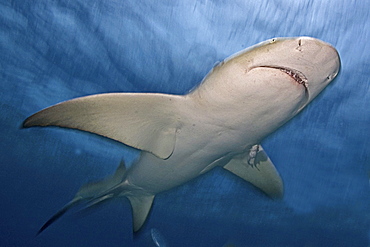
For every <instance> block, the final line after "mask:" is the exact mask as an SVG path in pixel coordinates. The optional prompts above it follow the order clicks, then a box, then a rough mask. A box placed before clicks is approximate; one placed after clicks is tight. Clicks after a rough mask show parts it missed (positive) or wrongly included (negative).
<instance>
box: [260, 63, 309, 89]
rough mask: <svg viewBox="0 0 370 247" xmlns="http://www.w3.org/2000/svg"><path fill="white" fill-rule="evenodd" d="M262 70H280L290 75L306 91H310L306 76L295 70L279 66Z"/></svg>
mask: <svg viewBox="0 0 370 247" xmlns="http://www.w3.org/2000/svg"><path fill="white" fill-rule="evenodd" d="M260 67H262V68H271V69H278V70H280V71H282V72H284V73H285V74H287V75H289V76H290V77H291V78H292V79H293V80H295V81H296V82H297V83H298V84H300V85H302V86H304V87H305V89H306V91H307V90H308V83H307V78H306V76H305V75H304V74H303V73H302V72H300V71H298V70H295V69H291V68H287V67H279V66H260Z"/></svg>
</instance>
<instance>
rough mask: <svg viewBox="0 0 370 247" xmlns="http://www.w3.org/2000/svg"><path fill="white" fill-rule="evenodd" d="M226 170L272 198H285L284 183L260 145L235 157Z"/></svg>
mask: <svg viewBox="0 0 370 247" xmlns="http://www.w3.org/2000/svg"><path fill="white" fill-rule="evenodd" d="M224 168H225V169H226V170H229V171H230V172H232V173H234V174H235V175H237V176H239V177H241V178H242V179H244V180H246V181H248V182H250V183H251V184H253V185H254V186H256V187H257V188H259V189H261V190H262V191H263V192H265V193H266V194H267V195H268V196H270V197H272V198H282V197H283V194H284V185H283V181H282V179H281V177H280V175H279V173H278V171H277V170H276V168H275V166H274V165H273V163H272V162H271V160H270V158H269V157H268V156H267V154H266V153H265V151H264V150H263V149H262V147H261V146H260V145H255V146H253V148H252V149H251V150H250V151H249V152H248V153H246V154H243V155H239V156H236V157H234V158H233V159H232V160H230V162H229V163H228V164H226V165H225V166H224Z"/></svg>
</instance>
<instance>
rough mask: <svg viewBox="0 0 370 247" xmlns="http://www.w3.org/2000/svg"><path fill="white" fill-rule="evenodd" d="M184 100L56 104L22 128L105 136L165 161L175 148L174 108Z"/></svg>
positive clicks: (112, 98)
mask: <svg viewBox="0 0 370 247" xmlns="http://www.w3.org/2000/svg"><path fill="white" fill-rule="evenodd" d="M182 99H183V97H181V96H176V95H167V94H150V93H147V94H143V93H110V94H97V95H92V96H86V97H82V98H77V99H73V100H69V101H66V102H62V103H59V104H56V105H54V106H51V107H48V108H46V109H44V110H42V111H39V112H37V113H35V114H34V115H32V116H30V117H29V118H27V119H26V120H25V121H24V123H23V127H32V126H59V127H66V128H72V129H79V130H84V131H88V132H92V133H95V134H98V135H101V136H105V137H108V138H111V139H114V140H117V141H119V142H122V143H124V144H126V145H129V146H132V147H135V148H138V149H141V150H145V151H147V152H150V153H153V154H154V155H156V156H157V157H159V158H162V159H166V158H168V157H169V156H170V155H171V154H172V152H173V150H174V146H175V141H176V130H177V127H178V122H177V121H178V112H177V107H179V106H182V105H183V104H181V103H179V101H181V100H182Z"/></svg>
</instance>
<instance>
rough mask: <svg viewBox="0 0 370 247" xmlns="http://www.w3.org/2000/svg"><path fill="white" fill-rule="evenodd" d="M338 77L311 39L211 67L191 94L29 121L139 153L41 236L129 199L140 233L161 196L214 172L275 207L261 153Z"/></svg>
mask: <svg viewBox="0 0 370 247" xmlns="http://www.w3.org/2000/svg"><path fill="white" fill-rule="evenodd" d="M339 68H340V58H339V55H338V52H337V51H336V49H335V48H334V47H332V46H331V45H329V44H327V43H325V42H323V41H320V40H318V39H314V38H310V37H295V38H274V39H271V40H267V41H265V42H262V43H260V44H257V45H255V46H252V47H251V48H248V49H246V50H243V51H241V52H239V53H237V54H234V55H233V56H231V57H229V58H227V59H226V60H225V61H223V62H222V63H220V64H219V65H217V66H216V67H215V68H213V69H212V70H211V71H210V72H209V74H208V75H207V76H206V77H205V78H204V79H203V81H202V83H201V84H200V85H199V86H198V87H197V88H196V89H195V90H193V91H191V92H190V93H188V94H186V95H169V94H151V93H111V94H98V95H92V96H87V97H82V98H77V99H73V100H69V101H66V102H63V103H59V104H57V105H54V106H51V107H49V108H46V109H44V110H42V111H40V112H37V113H35V114H34V115H32V116H30V117H29V118H27V119H26V120H25V121H24V123H23V126H24V127H31V126H59V127H66V128H73V129H79V130H83V131H88V132H93V133H96V134H98V135H101V136H105V137H108V138H111V139H114V140H117V141H119V142H122V143H124V144H126V145H129V146H132V147H135V148H137V149H140V150H142V153H141V156H140V158H139V159H138V161H137V162H136V163H134V164H133V165H132V166H131V167H130V168H129V169H127V170H126V168H125V166H124V164H123V163H121V165H120V166H119V167H118V169H117V171H116V173H115V174H114V175H113V176H112V177H110V178H107V179H105V180H103V181H100V182H96V183H90V184H86V185H84V186H82V188H81V189H80V190H79V191H78V192H77V194H76V196H75V197H74V199H73V200H72V201H71V202H69V203H68V204H67V205H66V206H65V207H64V208H63V209H61V210H60V211H59V212H57V213H56V214H55V215H54V216H53V217H52V218H51V219H50V220H49V221H47V222H46V223H45V225H44V226H43V227H42V228H41V229H40V231H39V233H40V232H42V231H43V230H45V229H46V228H47V227H48V226H49V225H50V224H52V223H53V222H54V221H55V220H57V219H58V218H59V217H60V216H62V215H63V214H64V213H65V212H66V211H67V210H68V209H70V208H71V207H73V206H74V205H76V204H78V203H81V202H85V203H87V205H88V206H90V205H94V204H97V203H99V202H101V201H104V200H107V199H109V198H112V197H127V198H128V199H129V201H130V202H131V205H132V213H133V229H134V231H138V230H139V229H140V228H141V227H142V225H143V223H144V222H145V219H146V218H147V215H148V213H149V210H150V208H151V205H152V202H153V199H154V197H155V195H156V194H157V193H160V192H162V191H166V190H169V189H171V188H174V187H176V186H179V185H181V184H184V183H186V182H187V181H189V180H191V179H194V178H196V177H197V176H199V175H200V174H203V173H205V172H207V171H209V170H211V169H212V168H214V167H216V166H220V167H223V168H225V171H228V172H231V173H233V174H235V175H236V176H238V177H240V178H242V179H244V180H246V181H248V182H250V183H252V184H253V185H255V186H256V187H258V188H260V189H261V190H262V191H263V192H265V193H266V194H267V195H269V196H271V197H273V198H280V197H282V196H283V182H282V180H281V178H280V176H279V174H278V172H277V171H276V169H275V167H274V165H273V163H272V162H271V160H270V159H269V158H268V156H267V154H266V153H265V151H264V150H263V149H262V147H261V146H260V145H259V143H261V141H262V140H263V139H264V138H265V137H266V136H267V135H269V134H270V133H272V132H274V131H275V130H276V129H277V128H279V127H280V126H282V125H283V124H284V123H286V122H287V121H288V120H289V119H291V118H292V117H294V116H295V115H296V114H297V113H299V112H300V111H301V110H302V109H303V108H304V107H305V106H306V105H307V104H308V103H309V102H311V101H312V100H313V99H314V98H315V97H316V95H317V94H319V93H320V92H321V91H322V90H323V89H324V88H325V87H326V86H327V85H328V84H329V82H330V81H332V80H333V79H334V77H335V76H336V75H337V73H338V71H339Z"/></svg>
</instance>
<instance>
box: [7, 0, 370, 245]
mask: <svg viewBox="0 0 370 247" xmlns="http://www.w3.org/2000/svg"><path fill="white" fill-rule="evenodd" d="M369 6H370V1H369V0H363V1H354V0H326V1H297V0H275V1H273V0H261V1H254V0H233V1H226V0H223V1H222V0H219V1H216V0H215V1H207V0H198V1H195V0H176V1H172V0H163V1H138V0H119V1H118V0H110V1H98V0H74V1H68V0H37V1H36V0H29V1H24V0H17V1H10V0H0V124H1V126H0V127H1V128H0V136H1V141H0V164H1V167H0V198H1V199H0V246H149V247H150V246H160V247H165V246H166V247H168V246H170V247H178V246H215V247H222V246H235V247H239V246H306V247H312V246H352V247H355V246H356V247H357V246H358V247H369V246H370V187H369V176H370V141H369V140H370V110H369V109H370V79H369V78H370V8H369ZM285 36H287V37H289V36H312V37H315V38H319V39H321V40H324V41H326V42H328V43H331V44H332V45H333V46H335V47H336V48H337V50H338V51H339V54H340V56H341V60H342V68H341V72H340V74H339V75H338V77H337V79H336V80H335V81H334V82H332V83H331V84H330V85H329V86H328V87H327V88H326V89H325V90H324V91H323V92H322V93H321V94H320V95H319V96H318V97H317V98H316V99H315V100H314V101H313V102H312V103H311V104H310V105H309V106H308V107H306V109H305V110H304V111H303V112H302V113H301V114H299V115H298V116H297V117H295V118H294V119H293V120H292V121H290V122H289V123H288V124H286V125H285V126H284V127H282V128H281V129H279V130H278V131H277V132H275V133H274V134H272V135H271V136H269V137H268V138H267V139H266V140H265V141H264V142H263V143H262V144H263V146H264V149H265V150H266V152H267V153H268V154H269V156H270V158H271V159H272V161H273V162H274V164H275V165H276V167H277V169H278V170H279V172H280V175H281V176H282V178H283V180H284V184H285V196H284V199H282V200H276V201H274V200H271V199H269V198H267V197H266V196H265V195H264V194H262V193H261V192H260V191H258V190H257V189H255V188H254V187H253V186H252V185H249V184H248V183H246V182H244V181H242V180H241V179H238V178H237V177H235V176H233V175H231V174H228V173H227V172H225V171H223V170H222V169H214V170H212V171H211V172H209V173H207V174H205V175H203V176H201V177H199V178H197V179H196V180H193V181H191V182H189V183H187V184H185V185H183V186H181V187H178V188H176V189H173V190H170V191H167V192H164V193H162V194H159V195H158V196H157V197H156V199H155V201H154V205H153V208H152V210H151V213H150V215H149V217H148V220H147V222H146V224H145V225H144V227H143V229H142V230H141V231H140V232H139V233H137V234H134V235H133V233H132V218H131V207H130V204H129V202H128V201H127V200H126V199H123V198H122V199H115V200H112V201H109V202H107V203H105V204H103V205H101V206H99V207H97V208H94V210H88V211H82V212H76V213H73V212H72V213H70V214H67V215H65V216H63V217H62V218H61V219H60V220H58V221H57V222H56V223H54V224H53V225H52V226H51V227H50V228H48V229H47V230H46V231H44V232H43V233H42V234H40V235H38V236H37V237H36V233H37V231H38V230H39V229H40V227H41V226H42V225H43V224H44V223H45V221H46V220H47V219H49V217H50V216H52V215H53V214H54V213H55V212H57V211H58V210H59V209H60V208H61V207H62V206H63V205H64V204H65V203H67V202H68V201H69V200H71V199H72V197H73V196H74V194H75V193H76V192H77V190H78V189H79V187H80V186H81V185H83V184H85V183H86V182H89V181H94V180H99V179H101V178H103V177H105V176H107V175H109V174H111V173H113V172H114V171H115V169H116V167H117V166H118V165H119V163H120V161H121V160H122V159H124V160H125V161H126V162H127V163H128V165H130V164H131V163H132V162H133V161H134V160H135V159H136V158H137V156H138V154H139V152H138V151H137V150H134V149H132V148H129V147H127V146H124V145H122V144H119V143H117V142H114V141H111V140H109V139H106V138H101V137H98V136H96V135H92V134H88V133H84V132H79V131H74V130H67V129H60V128H30V129H21V128H20V126H21V124H22V122H23V120H24V119H25V118H26V117H28V116H29V115H31V114H33V113H35V112H36V111H39V110H41V109H42V108H45V107H47V106H50V105H53V104H55V103H58V102H61V101H65V100H68V99H72V98H75V97H79V96H86V95H91V94H97V93H108V92H161V93H172V94H185V93H187V92H188V91H189V90H190V89H192V88H193V87H194V86H196V85H198V84H199V82H200V81H201V80H202V78H203V77H204V76H205V75H206V74H207V72H208V71H209V70H210V69H212V67H213V66H214V65H215V64H216V63H217V62H218V61H222V60H223V59H224V58H226V57H228V56H229V55H231V54H233V53H235V52H237V51H240V50H242V49H244V48H247V47H249V46H251V45H254V44H256V43H259V42H261V41H264V40H266V39H269V38H273V37H285Z"/></svg>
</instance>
